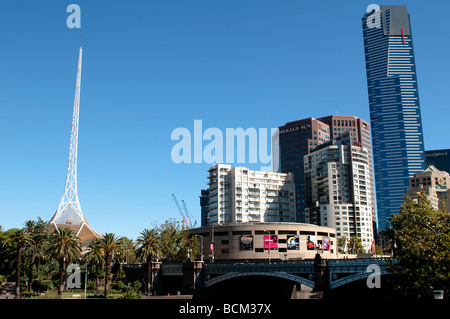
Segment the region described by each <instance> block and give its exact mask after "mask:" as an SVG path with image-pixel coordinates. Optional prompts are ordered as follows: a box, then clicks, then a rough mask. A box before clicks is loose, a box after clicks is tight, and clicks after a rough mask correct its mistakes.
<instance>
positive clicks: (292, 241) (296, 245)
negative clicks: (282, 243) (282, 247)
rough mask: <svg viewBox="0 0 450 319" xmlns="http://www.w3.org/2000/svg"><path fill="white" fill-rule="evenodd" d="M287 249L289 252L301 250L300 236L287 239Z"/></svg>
mask: <svg viewBox="0 0 450 319" xmlns="http://www.w3.org/2000/svg"><path fill="white" fill-rule="evenodd" d="M287 249H288V250H299V249H300V239H299V236H288V238H287Z"/></svg>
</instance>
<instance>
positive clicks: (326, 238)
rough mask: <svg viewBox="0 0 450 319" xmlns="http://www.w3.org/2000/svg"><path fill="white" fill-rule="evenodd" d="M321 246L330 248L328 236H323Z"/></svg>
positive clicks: (324, 248) (325, 248) (326, 248)
mask: <svg viewBox="0 0 450 319" xmlns="http://www.w3.org/2000/svg"><path fill="white" fill-rule="evenodd" d="M322 246H323V250H328V251H330V250H331V238H330V237H323V238H322Z"/></svg>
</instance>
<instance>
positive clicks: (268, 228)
mask: <svg viewBox="0 0 450 319" xmlns="http://www.w3.org/2000/svg"><path fill="white" fill-rule="evenodd" d="M189 233H190V235H193V236H197V237H198V240H199V242H200V245H201V247H202V249H203V258H204V261H214V260H216V261H219V260H223V261H227V260H228V261H236V260H268V259H271V260H289V259H313V258H314V257H315V255H316V254H317V253H320V254H321V255H322V257H323V258H336V247H337V242H336V231H335V229H334V228H330V227H323V226H316V225H312V224H302V223H238V224H225V225H214V226H205V227H200V228H194V229H190V230H189Z"/></svg>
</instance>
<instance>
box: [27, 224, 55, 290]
mask: <svg viewBox="0 0 450 319" xmlns="http://www.w3.org/2000/svg"><path fill="white" fill-rule="evenodd" d="M25 231H26V233H27V234H28V235H29V236H30V238H31V239H32V240H33V242H34V244H33V245H28V246H27V249H26V250H25V251H24V257H25V259H26V261H27V262H28V268H29V269H28V271H29V275H28V290H29V291H31V288H32V287H31V286H32V282H33V279H34V272H33V271H34V266H35V265H36V274H37V280H39V273H40V265H41V262H42V261H44V259H45V254H44V247H45V245H46V243H47V241H48V238H49V235H50V232H49V231H48V223H47V222H44V221H43V220H42V219H41V218H38V220H37V221H33V220H29V221H27V222H25Z"/></svg>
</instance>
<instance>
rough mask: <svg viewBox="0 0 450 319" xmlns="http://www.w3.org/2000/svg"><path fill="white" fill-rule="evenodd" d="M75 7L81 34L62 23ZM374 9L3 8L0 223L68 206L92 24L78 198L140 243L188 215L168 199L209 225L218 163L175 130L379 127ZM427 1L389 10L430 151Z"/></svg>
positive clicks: (438, 39)
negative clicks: (408, 40) (195, 152)
mask: <svg viewBox="0 0 450 319" xmlns="http://www.w3.org/2000/svg"><path fill="white" fill-rule="evenodd" d="M71 3H75V4H78V5H79V6H80V8H81V28H80V29H69V28H68V27H67V25H66V19H67V17H68V16H69V15H70V13H67V12H66V8H67V6H68V5H69V4H71ZM371 3H377V2H375V1H374V0H371V1H352V2H350V1H299V0H283V1H274V0H271V1H267V0H227V1H220V0H205V1H203V0H164V1H163V0H159V1H100V0H97V1H81V0H78V1H76V0H72V1H38V2H37V1H31V0H29V1H2V4H1V11H0V29H1V34H2V37H1V38H2V44H1V55H0V56H1V59H0V70H1V75H2V76H1V77H0V155H1V156H0V225H2V226H3V227H4V228H5V229H9V228H13V227H22V226H23V223H24V222H25V221H26V220H29V219H36V218H37V217H38V216H40V217H42V218H43V219H45V220H49V219H50V218H51V217H52V216H53V214H54V213H55V211H56V209H57V207H58V204H59V201H60V199H61V196H62V193H63V189H64V182H65V177H66V170H67V160H68V153H69V138H70V129H71V121H72V108H73V98H74V92H75V79H76V67H77V58H78V49H79V45H80V39H81V33H83V70H82V84H81V102H80V126H79V145H78V191H79V198H80V202H81V206H82V209H83V212H84V214H85V216H86V218H87V220H88V222H89V223H90V225H91V226H92V227H93V228H94V229H95V230H96V231H98V232H100V233H106V232H114V233H116V234H118V235H121V236H127V237H130V238H132V239H135V238H137V236H138V235H139V233H140V232H141V231H142V230H143V229H144V228H147V227H152V225H154V223H155V222H156V223H162V222H164V221H165V220H166V219H168V218H179V217H180V216H179V213H178V210H177V208H176V206H175V203H174V201H173V198H172V195H171V194H172V193H174V194H175V195H176V196H177V197H178V199H179V200H180V201H181V200H185V202H186V205H187V207H188V210H189V213H190V214H191V215H193V216H194V217H195V219H197V221H198V223H200V206H199V194H200V190H201V189H202V188H206V187H207V184H206V176H207V174H206V171H207V169H208V168H209V166H210V164H208V163H205V162H203V163H199V164H194V163H190V164H183V163H182V164H175V163H174V162H173V161H172V158H171V150H172V147H173V146H174V145H175V144H176V143H177V142H176V141H172V140H171V134H172V131H173V130H175V129H176V128H179V127H185V128H187V129H189V130H190V131H191V132H193V125H194V120H202V124H203V130H205V129H207V128H210V127H217V128H219V129H220V130H222V131H223V132H225V129H226V128H238V127H242V128H244V129H246V128H250V127H253V128H256V129H258V128H269V129H270V128H272V127H278V126H280V125H283V124H285V123H286V122H289V121H293V120H297V119H301V118H305V117H321V116H326V115H331V114H336V113H338V114H343V115H355V116H358V117H361V118H363V119H365V120H367V121H368V120H369V109H368V99H367V87H366V77H365V66H364V54H363V40H362V30H361V17H362V15H363V13H364V11H365V9H366V7H367V6H368V5H369V4H371ZM427 3H428V4H425V3H424V2H423V1H384V2H382V3H378V4H379V5H383V4H399V5H407V6H408V11H409V13H410V16H411V23H412V31H413V38H414V46H415V55H416V67H417V73H418V84H419V94H420V102H421V109H422V121H423V130H424V138H425V148H426V149H444V148H449V143H448V132H447V125H448V124H447V123H448V118H449V115H450V114H449V113H450V111H449V110H450V108H449V105H448V98H447V96H446V95H447V94H448V91H449V88H450V87H449V86H450V83H449V80H448V74H449V73H450V66H449V64H448V52H449V51H450V38H449V37H448V34H449V33H450V32H449V31H450V26H449V23H448V21H447V19H444V18H443V17H442V15H441V13H442V12H450V2H448V1H430V2H427ZM437 17H440V18H439V19H437ZM206 144H207V143H206V142H204V144H203V147H204V146H205V145H206ZM233 165H243V166H249V167H251V168H253V169H258V168H259V167H260V166H261V165H260V164H259V163H257V164H250V163H239V164H236V163H235V164H233Z"/></svg>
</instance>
